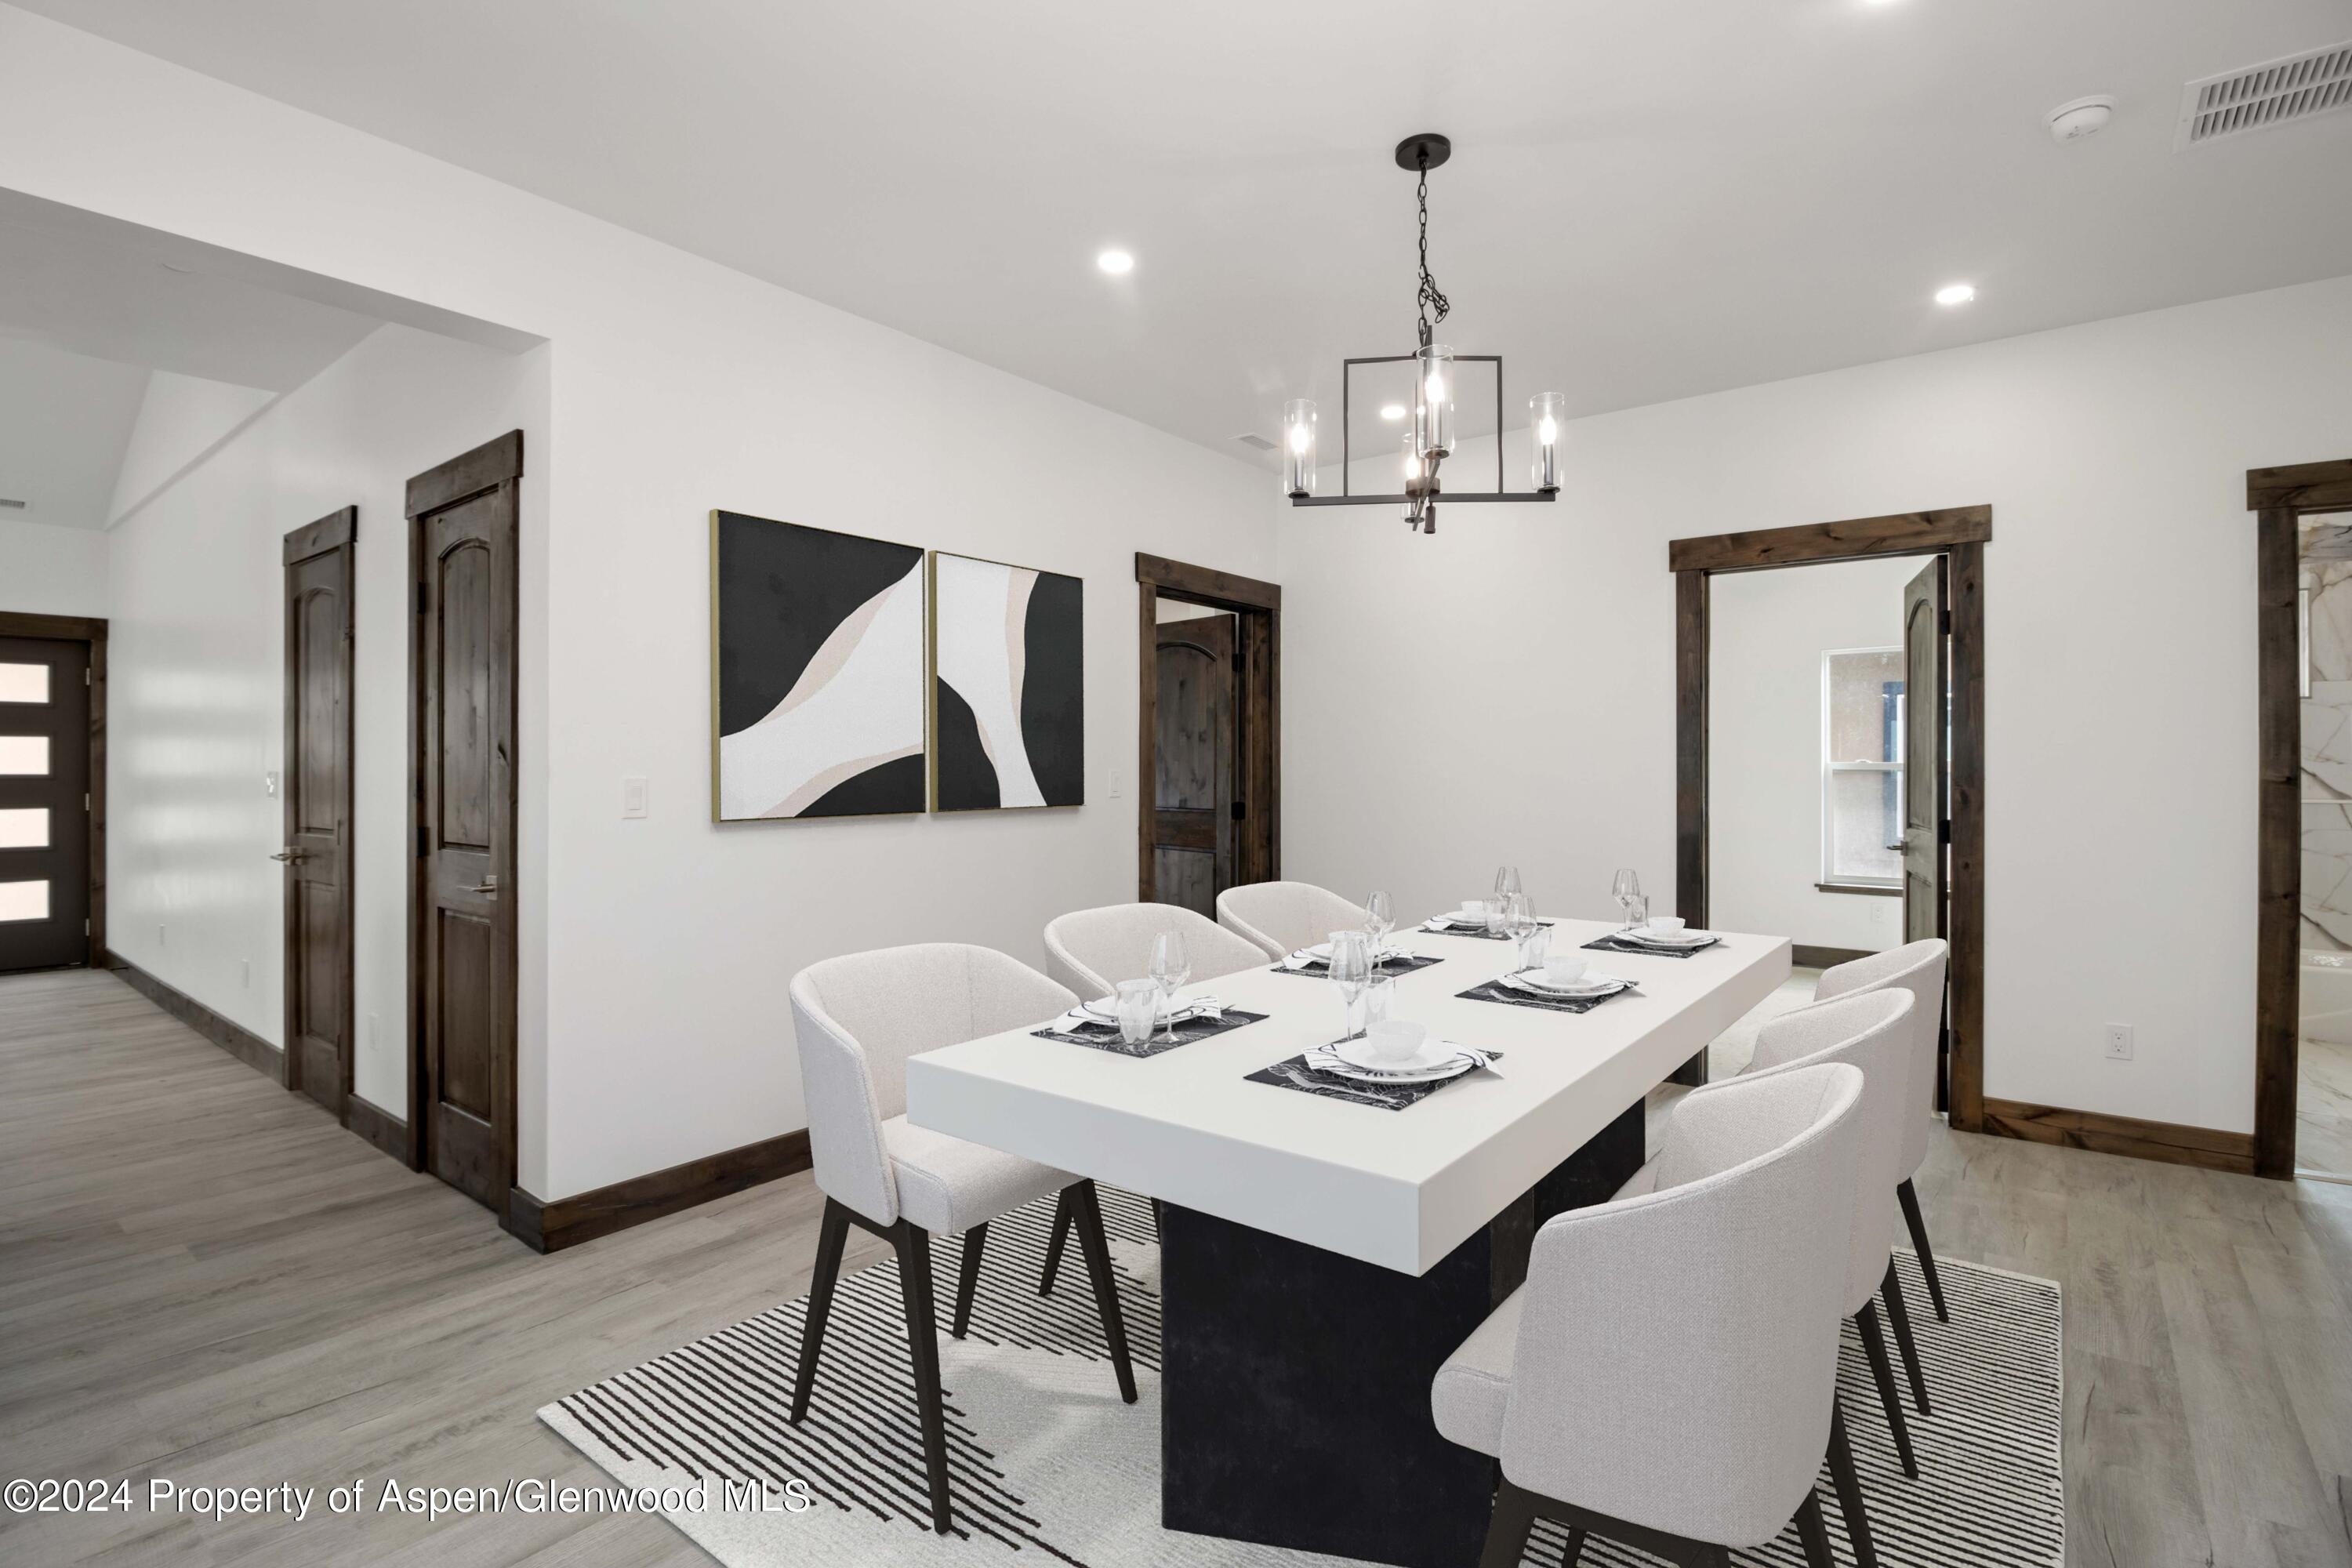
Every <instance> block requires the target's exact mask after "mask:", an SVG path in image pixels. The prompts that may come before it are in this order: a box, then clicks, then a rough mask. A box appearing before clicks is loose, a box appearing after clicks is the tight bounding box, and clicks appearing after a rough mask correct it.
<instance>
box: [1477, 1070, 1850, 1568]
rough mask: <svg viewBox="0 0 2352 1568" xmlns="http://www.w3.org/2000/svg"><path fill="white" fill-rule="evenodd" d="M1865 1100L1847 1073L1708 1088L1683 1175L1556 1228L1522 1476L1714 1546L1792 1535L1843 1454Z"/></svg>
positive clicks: (1674, 1150)
mask: <svg viewBox="0 0 2352 1568" xmlns="http://www.w3.org/2000/svg"><path fill="white" fill-rule="evenodd" d="M1862 1092H1863V1079H1862V1074H1861V1073H1860V1072H1859V1071H1858V1070H1856V1069H1855V1068H1851V1067H1848V1066H1845V1065H1843V1063H1838V1064H1831V1065H1826V1066H1822V1067H1812V1068H1799V1069H1797V1070H1795V1071H1792V1072H1784V1073H1773V1074H1771V1075H1769V1076H1768V1077H1765V1078H1762V1079H1758V1080H1756V1081H1754V1082H1747V1081H1744V1080H1743V1081H1734V1082H1732V1083H1728V1084H1726V1085H1725V1086H1723V1087H1722V1088H1721V1089H1716V1090H1711V1091H1710V1092H1708V1093H1706V1094H1705V1095H1692V1096H1690V1097H1688V1098H1687V1099H1686V1100H1684V1101H1683V1103H1682V1104H1681V1105H1680V1106H1678V1107H1676V1109H1675V1116H1674V1119H1673V1121H1672V1122H1671V1123H1670V1124H1669V1125H1668V1128H1667V1131H1666V1152H1665V1156H1664V1158H1665V1163H1666V1165H1667V1166H1669V1167H1671V1169H1672V1170H1673V1171H1674V1172H1675V1173H1676V1175H1677V1176H1679V1177H1680V1178H1681V1179H1680V1181H1679V1183H1678V1184H1676V1185H1674V1186H1671V1187H1661V1188H1660V1189H1659V1190H1658V1191H1656V1192H1654V1193H1645V1194H1642V1195H1641V1196H1638V1197H1632V1198H1626V1199H1623V1200H1621V1201H1619V1202H1615V1203H1608V1204H1601V1205H1596V1206H1594V1207H1591V1208H1582V1209H1571V1210H1570V1211H1569V1212H1568V1213H1566V1214H1562V1215H1556V1216H1555V1217H1553V1218H1552V1219H1551V1220H1550V1221H1549V1222H1548V1223H1546V1224H1545V1226H1543V1228H1542V1229H1541V1230H1540V1231H1538V1233H1537V1235H1536V1239H1535V1247H1534V1251H1533V1254H1532V1256H1531V1258H1530V1259H1529V1262H1528V1282H1527V1285H1526V1287H1525V1289H1526V1291H1527V1297H1526V1300H1525V1301H1524V1302H1523V1303H1522V1306H1521V1310H1520V1315H1519V1329H1518V1340H1517V1347H1516V1350H1515V1352H1514V1354H1513V1361H1512V1373H1511V1387H1510V1394H1509V1396H1508V1398H1507V1401H1506V1404H1505V1408H1504V1417H1503V1453H1502V1460H1503V1474H1504V1475H1505V1476H1507V1477H1508V1478H1509V1479H1511V1480H1512V1481H1513V1482H1514V1483H1516V1484H1517V1485H1518V1486H1521V1487H1524V1488H1526V1489H1528V1490H1530V1491H1534V1492H1537V1493H1539V1494H1541V1495H1543V1496H1546V1497H1553V1498H1558V1499H1560V1500H1563V1501H1567V1502H1571V1503H1576V1504H1579V1505H1580V1506H1582V1507H1585V1508H1590V1509H1593V1510H1597V1511H1599V1512H1601V1513H1604V1514H1609V1515H1612V1516H1613V1517H1615V1518H1618V1519H1622V1520H1628V1521H1633V1522H1634V1523H1637V1524H1645V1525H1648V1526H1650V1527H1651V1528H1653V1529H1655V1530H1664V1531H1673V1532H1674V1533H1675V1534H1677V1535H1684V1536H1689V1537H1692V1538H1695V1539H1696V1540H1700V1541H1707V1542H1720V1543H1722V1544H1724V1545H1727V1546H1749V1545H1755V1544H1758V1543H1759V1542H1765V1541H1769V1540H1770V1539H1771V1538H1772V1537H1773V1536H1775V1535H1777V1534H1779V1533H1780V1529H1781V1527H1782V1526H1783V1525H1785V1524H1787V1523H1788V1521H1789V1517H1790V1515H1791V1514H1792V1513H1794V1512H1795V1511H1796V1509H1797V1505H1798V1504H1799V1503H1800V1502H1801V1501H1802V1500H1804V1498H1805V1495H1806V1493H1807V1491H1808V1490H1809V1489H1811V1486H1812V1484H1813V1477H1814V1474H1815V1472H1816V1471H1817V1470H1818V1469H1819V1468H1820V1466H1821V1462H1822V1452H1823V1450H1824V1449H1825V1448H1826V1447H1827V1446H1828V1443H1829V1427H1830V1400H1831V1396H1832V1391H1833V1389H1834V1387H1835V1385H1836V1378H1837V1355H1838V1331H1839V1324H1840V1321H1841V1320H1842V1319H1843V1316H1844V1313H1843V1297H1844V1294H1845V1263H1846V1253H1847V1244H1848V1230H1849V1227H1850V1226H1851V1224H1852V1221H1853V1213H1852V1203H1853V1183H1854V1177H1853V1168H1854V1161H1855V1159H1856V1156H1857V1155H1858V1153H1859V1152H1860V1147H1861V1136H1862V1116H1861V1104H1862ZM1662 1174H1663V1173H1662Z"/></svg>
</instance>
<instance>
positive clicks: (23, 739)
mask: <svg viewBox="0 0 2352 1568" xmlns="http://www.w3.org/2000/svg"><path fill="white" fill-rule="evenodd" d="M48 771H49V738H48V737H47V735H0V775H7V774H12V773H13V774H15V775H16V776H17V777H19V778H22V777H26V776H27V775H30V776H33V777H43V776H46V775H47V773H48Z"/></svg>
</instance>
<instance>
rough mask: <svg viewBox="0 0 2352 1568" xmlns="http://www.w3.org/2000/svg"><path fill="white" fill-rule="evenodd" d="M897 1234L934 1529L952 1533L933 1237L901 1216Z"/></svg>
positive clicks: (901, 1290)
mask: <svg viewBox="0 0 2352 1568" xmlns="http://www.w3.org/2000/svg"><path fill="white" fill-rule="evenodd" d="M896 1228H897V1230H898V1235H897V1236H895V1237H892V1238H891V1241H892V1245H893V1246H895V1247H897V1248H898V1294H899V1297H900V1299H901V1300H904V1301H905V1303H906V1306H907V1345H908V1349H909V1350H911V1351H912V1352H914V1357H915V1404H916V1406H917V1407H918V1408H919V1410H920V1411H921V1413H922V1417H923V1466H924V1468H925V1469H926V1470H928V1471H929V1475H930V1482H931V1528H932V1529H933V1530H935V1531H939V1532H940V1534H941V1535H945V1534H946V1533H947V1532H948V1527H949V1524H950V1513H949V1510H948V1423H947V1412H946V1410H945V1408H944V1401H943V1399H942V1397H941V1395H940V1329H939V1318H938V1314H937V1312H936V1310H935V1309H934V1308H933V1306H932V1302H931V1238H930V1236H929V1233H927V1232H926V1231H924V1230H923V1229H922V1228H921V1227H920V1226H911V1225H908V1224H907V1222H906V1221H905V1220H900V1221H899V1222H898V1226H897V1227H896Z"/></svg>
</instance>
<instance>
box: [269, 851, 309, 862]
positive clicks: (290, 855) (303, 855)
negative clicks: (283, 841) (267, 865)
mask: <svg viewBox="0 0 2352 1568" xmlns="http://www.w3.org/2000/svg"><path fill="white" fill-rule="evenodd" d="M270 858H271V859H272V860H302V859H307V858H310V851H309V850H308V849H280V850H279V851H278V853H277V854H275V855H272V856H271V857H270Z"/></svg>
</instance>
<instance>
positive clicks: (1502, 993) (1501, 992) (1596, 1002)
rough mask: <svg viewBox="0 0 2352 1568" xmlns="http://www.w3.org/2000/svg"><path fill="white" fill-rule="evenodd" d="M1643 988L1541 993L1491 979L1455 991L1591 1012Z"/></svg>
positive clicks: (1475, 998) (1472, 997)
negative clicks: (1595, 993) (1580, 993)
mask: <svg viewBox="0 0 2352 1568" xmlns="http://www.w3.org/2000/svg"><path fill="white" fill-rule="evenodd" d="M1639 989H1640V987H1638V986H1634V985H1627V986H1624V987H1623V988H1622V989H1620V990H1616V991H1612V992H1610V993H1608V994H1606V995H1602V996H1538V995H1537V994H1535V993H1534V992H1532V991H1522V990H1520V989H1519V988H1518V987H1517V986H1516V985H1506V984H1503V983H1502V982H1501V981H1500V980H1489V981H1487V982H1486V984H1484V985H1473V986H1472V987H1470V989H1469V990H1467V991H1456V992H1455V993H1454V995H1456V996H1458V997H1460V998H1461V999H1462V1000H1463V1001H1465V1002H1507V1003H1509V1004H1510V1005H1512V1006H1514V1007H1541V1008H1542V1009H1544V1010H1545V1011H1546V1012H1548V1013H1590V1012H1591V1011H1592V1010H1593V1009H1594V1008H1595V1007H1598V1006H1600V1005H1601V1004H1602V1003H1603V1002H1607V1001H1612V1000H1613V999H1614V998H1616V997H1619V996H1630V995H1632V994H1633V993H1634V992H1635V991H1637V990H1639Z"/></svg>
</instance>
